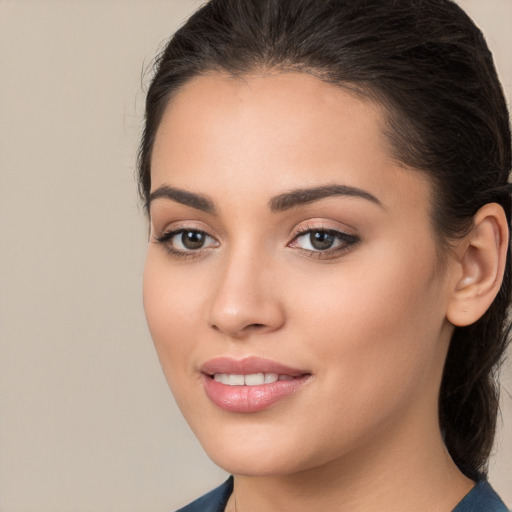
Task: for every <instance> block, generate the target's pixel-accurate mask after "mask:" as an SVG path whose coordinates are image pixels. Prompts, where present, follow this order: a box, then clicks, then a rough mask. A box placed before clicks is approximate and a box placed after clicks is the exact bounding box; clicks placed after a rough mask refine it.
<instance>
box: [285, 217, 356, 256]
mask: <svg viewBox="0 0 512 512" xmlns="http://www.w3.org/2000/svg"><path fill="white" fill-rule="evenodd" d="M313 233H322V234H324V235H330V236H331V237H334V239H335V242H336V241H338V242H340V245H338V246H336V247H334V248H328V249H325V250H312V249H304V248H301V247H296V246H295V247H296V248H297V249H298V250H299V251H302V252H304V253H305V254H307V256H309V257H310V258H317V259H331V258H336V257H337V256H341V255H342V254H344V253H346V252H348V251H350V250H351V249H352V248H353V247H354V246H355V245H356V244H358V243H359V242H360V238H359V237H358V236H357V235H352V234H349V233H346V232H344V231H340V230H337V229H329V228H322V227H318V226H316V227H315V226H308V225H306V226H305V227H304V228H303V229H301V230H299V231H298V232H297V233H295V234H294V236H293V239H292V241H291V242H290V243H289V244H288V247H294V244H295V243H296V241H297V240H298V239H300V238H301V237H305V236H307V235H309V236H310V237H311V235H312V234H313ZM335 242H334V243H335Z"/></svg>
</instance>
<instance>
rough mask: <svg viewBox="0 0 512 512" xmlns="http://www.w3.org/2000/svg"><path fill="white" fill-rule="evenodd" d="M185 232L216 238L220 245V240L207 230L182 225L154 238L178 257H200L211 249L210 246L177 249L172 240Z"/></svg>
mask: <svg viewBox="0 0 512 512" xmlns="http://www.w3.org/2000/svg"><path fill="white" fill-rule="evenodd" d="M184 233H195V234H196V235H202V236H204V237H207V238H210V239H211V240H214V241H215V242H216V244H217V245H218V242H217V240H216V239H215V238H213V237H212V236H210V235H209V234H208V233H207V232H206V231H203V230H201V229H197V228H187V227H180V228H178V229H172V230H169V231H165V232H163V233H162V234H161V235H158V236H155V237H154V238H155V240H156V242H157V243H158V244H160V245H163V246H164V247H165V249H166V250H167V251H168V252H169V253H170V254H171V255H172V256H176V257H178V258H189V259H190V258H198V257H200V256H202V255H203V254H204V253H205V252H206V251H208V250H209V249H210V248H209V247H207V248H204V247H200V248H198V249H188V250H183V249H176V247H173V246H172V245H171V243H170V242H171V240H172V239H173V238H174V237H175V236H178V235H182V236H183V234H184Z"/></svg>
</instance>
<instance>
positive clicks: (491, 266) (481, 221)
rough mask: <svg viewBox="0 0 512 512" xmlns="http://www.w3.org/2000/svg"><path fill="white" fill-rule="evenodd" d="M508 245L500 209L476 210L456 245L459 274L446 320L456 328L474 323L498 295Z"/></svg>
mask: <svg viewBox="0 0 512 512" xmlns="http://www.w3.org/2000/svg"><path fill="white" fill-rule="evenodd" d="M508 244H509V230H508V223H507V218H506V216H505V212H504V211H503V208H502V207H501V206H500V205H498V204H496V203H489V204H486V205H484V206H482V208H480V210H478V212H477V213H476V215H475V217H474V224H473V228H472V229H471V231H470V232H469V234H468V235H467V236H465V237H464V239H463V240H461V241H460V243H459V246H458V252H459V254H458V256H459V257H458V262H457V265H458V269H457V270H458V273H457V279H456V283H455V286H454V289H453V293H452V297H451V300H450V301H449V304H448V309H447V319H448V320H449V321H450V322H451V323H452V324H453V325H456V326H458V327H464V326H467V325H470V324H472V323H474V322H476V321H477V320H478V319H479V318H480V317H481V316H482V315H483V314H484V313H485V312H486V311H487V309H488V308H489V306H490V305H491V304H492V302H493V300H494V298H495V297H496V295H497V294H498V292H499V290H500V287H501V283H502V280H503V273H504V271H505V262H506V257H507V249H508Z"/></svg>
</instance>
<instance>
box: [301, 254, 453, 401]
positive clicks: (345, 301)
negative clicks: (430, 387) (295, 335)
mask: <svg viewBox="0 0 512 512" xmlns="http://www.w3.org/2000/svg"><path fill="white" fill-rule="evenodd" d="M428 249H429V251H428V252H427V250H425V251H421V250H419V251H418V252H417V253H414V254H412V253H408V252H406V251H399V250H398V251H397V249H396V248H395V247H386V246H379V247H378V248H377V250H376V252H377V253H378V255H379V257H378V258H374V257H373V254H363V253H362V252H361V254H360V255H359V257H358V259H357V261H356V260H355V258H354V261H352V260H350V261H349V260H348V259H347V264H346V265H345V266H344V267H341V266H340V267H339V268H333V271H332V272H331V273H330V274H329V275H320V274H319V273H317V274H316V275H311V276H310V278H308V280H307V281H306V282H304V281H303V282H302V289H303V290H304V289H309V290H311V293H309V294H305V293H304V291H303V292H302V293H301V292H300V290H299V289H296V290H295V291H292V296H294V297H296V301H295V307H296V308H297V311H296V312H295V317H296V318H298V319H301V320H300V322H301V325H299V326H298V330H299V331H302V332H307V333H308V338H309V339H311V340H314V339H315V338H316V340H317V342H316V343H315V344H314V345H313V346H314V350H315V353H316V355H317V356H318V357H319V360H320V361H321V365H325V369H326V370H329V369H331V370H332V369H333V368H339V369H340V371H339V372H337V374H335V373H336V372H333V373H329V372H328V371H326V373H325V374H326V375H329V378H332V379H333V380H334V379H338V378H341V377H340V375H343V376H344V377H343V379H344V380H345V381H347V382H358V383H359V385H360V390H361V393H364V390H366V391H367V393H368V394H371V392H372V390H373V393H374V394H375V390H378V389H382V388H383V386H384V387H385V386H386V385H388V386H391V387H392V386H395V385H397V384H398V383H400V381H402V383H403V384H405V383H406V382H407V381H411V380H415V379H416V380H417V381H418V382H419V381H420V380H421V379H422V378H425V379H427V378H428V376H427V375H428V373H429V371H430V365H431V363H432V362H433V361H434V360H435V359H436V358H437V355H438V349H439V343H438V342H439V338H440V332H441V329H442V326H443V325H444V312H443V311H444V310H443V307H444V306H443V298H442V297H443V295H442V284H441V283H442V282H441V280H440V279H439V277H438V274H437V271H436V268H435V254H434V252H433V249H432V247H430V246H429V247H428ZM420 255H422V256H423V257H420ZM386 256H387V257H386Z"/></svg>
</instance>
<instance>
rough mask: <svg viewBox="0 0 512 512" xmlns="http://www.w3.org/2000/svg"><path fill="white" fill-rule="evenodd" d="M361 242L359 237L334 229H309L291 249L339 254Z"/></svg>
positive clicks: (298, 236)
mask: <svg viewBox="0 0 512 512" xmlns="http://www.w3.org/2000/svg"><path fill="white" fill-rule="evenodd" d="M358 242H359V237H358V236H356V235H349V234H348V233H344V232H342V231H337V230H334V229H308V230H307V231H303V232H302V233H300V234H299V235H297V236H296V237H295V238H294V240H293V241H292V243H291V244H290V246H291V247H296V248H298V249H303V250H305V251H308V252H310V253H317V254H321V253H325V254H334V253H336V254H338V252H340V251H343V250H345V249H348V248H349V247H350V246H352V245H354V244H356V243H358Z"/></svg>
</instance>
